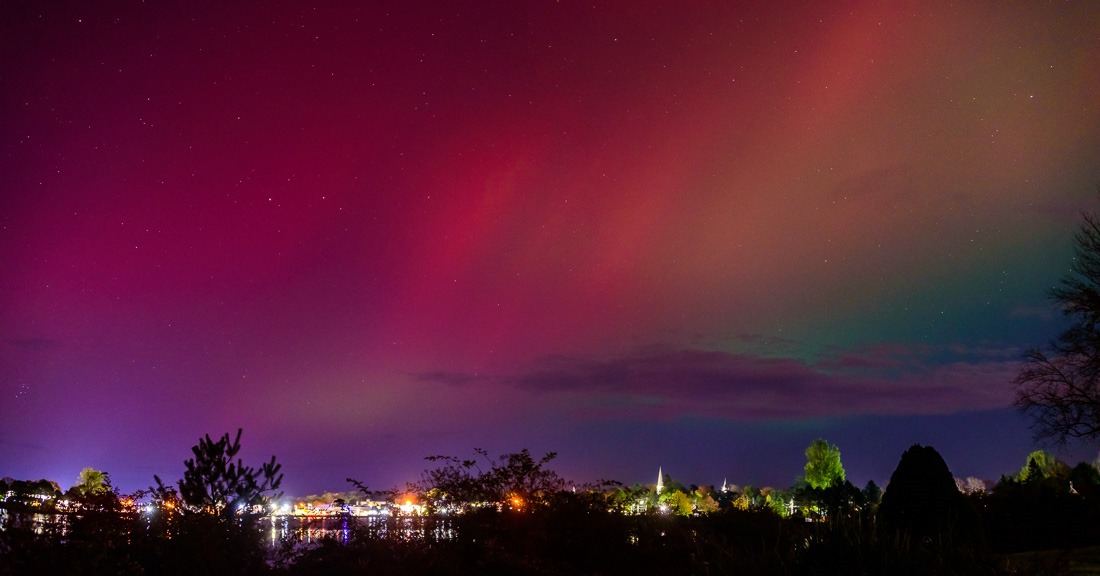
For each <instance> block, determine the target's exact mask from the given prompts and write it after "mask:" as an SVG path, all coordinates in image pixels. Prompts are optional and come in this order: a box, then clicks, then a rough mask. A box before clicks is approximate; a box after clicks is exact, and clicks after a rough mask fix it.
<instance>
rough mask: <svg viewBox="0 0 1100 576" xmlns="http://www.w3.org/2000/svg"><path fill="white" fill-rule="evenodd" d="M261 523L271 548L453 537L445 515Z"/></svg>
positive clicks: (289, 519) (269, 520)
mask: <svg viewBox="0 0 1100 576" xmlns="http://www.w3.org/2000/svg"><path fill="white" fill-rule="evenodd" d="M262 522H264V523H265V528H266V530H267V533H268V542H269V543H270V545H271V546H272V547H279V546H283V545H284V543H287V542H290V543H293V544H304V545H309V544H313V543H315V542H319V541H321V540H324V539H333V540H336V541H337V542H340V543H343V544H347V543H348V541H349V540H351V539H352V538H378V539H398V540H404V541H427V542H451V541H454V540H455V538H456V537H457V535H456V531H455V528H454V524H453V522H452V521H451V520H450V519H449V518H434V517H427V516H385V515H377V516H313V517H309V516H276V517H270V516H269V517H265V518H263V520H262Z"/></svg>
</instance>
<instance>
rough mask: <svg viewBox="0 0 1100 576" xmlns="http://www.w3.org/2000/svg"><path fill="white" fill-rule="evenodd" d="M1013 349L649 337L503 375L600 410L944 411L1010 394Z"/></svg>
mask: <svg viewBox="0 0 1100 576" xmlns="http://www.w3.org/2000/svg"><path fill="white" fill-rule="evenodd" d="M1015 370H1016V356H1014V355H1011V354H1009V352H1007V351H1006V352H1005V353H1004V354H1002V355H994V354H992V353H991V352H990V351H989V350H987V349H985V350H974V351H970V350H968V349H963V348H959V347H930V346H918V347H911V346H901V345H890V346H875V347H869V348H864V349H856V350H847V351H844V352H843V353H842V354H837V355H834V356H830V357H828V358H823V359H819V360H816V361H806V360H801V359H797V358H771V357H761V356H754V355H749V354H735V353H729V352H723V351H715V350H692V349H672V348H661V347H651V348H644V349H640V350H637V351H635V352H633V353H631V354H627V355H624V356H620V357H614V358H607V359H591V358H576V357H564V356H556V357H551V358H546V359H543V360H542V361H540V362H539V363H538V365H536V366H534V367H533V368H532V369H531V370H529V371H527V372H524V373H520V374H516V375H514V376H512V377H504V378H502V380H503V381H505V382H509V383H510V384H512V385H514V386H517V387H519V388H521V389H525V390H529V391H532V392H537V393H539V394H545V395H556V396H561V397H568V398H569V399H571V400H572V402H569V403H568V404H569V405H573V406H579V407H580V408H578V410H580V411H581V412H586V413H591V414H593V415H597V416H600V417H646V418H674V417H679V416H685V415H696V416H707V417H717V418H736V419H752V420H758V419H800V418H812V417H827V416H849V415H858V414H880V415H902V414H948V413H954V412H959V411H962V410H975V409H988V408H1003V407H1005V406H1007V405H1009V404H1010V403H1011V401H1012V386H1011V381H1012V378H1013V377H1014V376H1015Z"/></svg>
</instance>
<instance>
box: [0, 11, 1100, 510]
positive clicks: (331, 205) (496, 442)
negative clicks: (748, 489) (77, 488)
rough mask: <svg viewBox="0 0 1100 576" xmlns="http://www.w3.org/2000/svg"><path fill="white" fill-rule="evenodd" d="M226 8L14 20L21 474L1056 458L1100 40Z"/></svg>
mask: <svg viewBox="0 0 1100 576" xmlns="http://www.w3.org/2000/svg"><path fill="white" fill-rule="evenodd" d="M221 4H222V3H219V2H178V3H172V2H148V3H138V2H96V3H81V2H31V1H26V2H19V1H17V2H6V3H4V4H3V7H0V177H2V179H0V182H2V183H0V187H2V190H0V194H2V202H0V476H12V477H15V478H20V479H37V478H42V477H45V478H49V479H53V480H57V481H58V482H60V483H61V484H62V486H63V488H67V487H68V486H70V485H72V484H73V483H75V481H76V476H77V474H78V472H79V471H80V469H81V468H84V467H87V466H91V467H94V468H98V469H102V470H106V471H107V472H108V473H110V475H111V478H112V479H113V480H114V484H115V485H116V486H118V487H120V488H122V489H124V490H135V489H138V488H143V487H146V486H148V485H149V484H151V483H152V482H153V479H152V477H153V474H158V475H160V476H161V477H162V478H165V479H175V478H179V477H180V476H181V475H182V472H183V460H184V459H185V458H187V457H188V456H190V451H189V448H190V447H191V446H192V445H193V444H195V443H196V441H197V440H198V438H199V437H200V436H202V435H203V434H206V433H210V434H212V435H215V436H217V435H220V434H222V433H225V432H230V431H233V432H235V431H236V429H237V428H238V427H241V428H244V436H243V444H244V446H245V449H244V456H245V459H246V461H251V462H252V463H255V464H258V463H259V462H260V461H261V460H264V459H267V458H268V457H270V456H271V455H272V454H275V455H276V456H277V457H278V459H279V460H280V461H281V462H283V464H284V471H285V472H286V480H285V482H284V489H285V490H286V491H287V492H289V493H291V494H299V495H301V494H306V493H312V492H320V491H323V490H345V489H348V488H350V487H349V486H348V485H347V484H346V483H345V482H344V479H345V478H347V477H348V476H352V477H355V478H357V479H359V480H361V481H363V482H364V483H366V484H368V485H370V486H371V487H374V488H389V487H393V486H401V485H403V484H404V482H405V481H407V480H416V479H418V477H419V475H420V472H421V471H422V470H423V469H424V468H425V467H426V466H427V465H428V463H427V462H425V461H424V460H423V457H424V456H427V455H431V454H454V455H462V456H465V455H469V454H470V453H471V452H472V449H473V448H475V447H482V448H485V449H488V450H489V451H490V452H493V453H501V452H509V451H512V452H514V451H518V450H520V449H522V448H529V449H531V450H532V451H533V452H538V453H543V452H547V451H557V452H558V453H559V457H558V460H557V461H555V468H556V469H557V470H558V471H559V472H560V473H562V474H563V475H564V476H566V477H568V478H571V479H575V480H577V481H591V480H597V479H601V478H611V479H617V480H621V481H624V482H627V483H631V482H635V481H640V482H654V481H655V479H656V473H657V467H658V466H662V467H663V468H664V471H665V472H667V473H669V474H671V475H672V476H673V477H674V478H676V479H678V480H681V481H683V482H685V483H696V484H720V483H721V482H722V480H723V479H726V478H728V479H729V481H730V482H731V483H737V484H754V485H757V486H761V485H773V486H777V487H786V486H789V485H791V484H792V483H793V482H794V481H795V479H796V477H797V476H798V475H799V474H800V473H801V471H802V466H803V465H804V463H805V457H804V455H803V451H804V450H805V447H806V446H807V445H808V444H809V443H810V441H812V440H813V439H814V438H817V437H824V438H826V439H828V440H829V441H831V442H833V443H835V444H837V445H838V446H839V447H840V449H841V453H842V458H843V462H844V464H845V467H846V468H847V471H848V477H849V479H851V480H852V481H853V482H855V483H857V484H859V485H861V486H862V485H863V484H864V483H866V481H867V480H871V479H874V480H875V481H876V482H878V483H880V484H883V483H885V481H886V480H887V479H888V478H889V475H890V473H891V471H892V470H893V469H894V467H895V465H896V464H897V461H898V458H899V457H900V455H901V452H902V451H904V450H905V448H907V447H908V446H909V445H911V444H913V443H918V442H919V443H923V444H932V445H933V446H935V447H936V448H937V449H938V450H939V451H940V452H941V453H942V454H943V455H944V458H945V459H946V460H947V462H948V464H949V466H950V467H951V468H952V471H953V472H954V473H955V475H957V476H971V475H972V476H979V477H983V478H990V479H996V478H997V477H999V476H1000V474H1002V473H1008V472H1014V471H1016V470H1018V469H1019V468H1020V467H1021V466H1022V465H1023V463H1024V460H1025V458H1026V456H1027V453H1028V452H1030V451H1031V450H1033V449H1036V448H1037V447H1041V445H1037V444H1035V443H1034V442H1033V440H1032V437H1031V431H1030V430H1029V428H1028V420H1027V419H1026V418H1024V417H1022V416H1020V415H1019V414H1017V413H1016V412H1015V411H1014V410H1013V409H1012V408H1011V407H1010V404H1011V402H1012V399H1013V386H1012V383H1011V381H1012V378H1013V377H1014V375H1015V372H1016V366H1017V362H1018V360H1019V358H1020V355H1021V354H1022V352H1023V351H1024V349H1026V348H1027V347H1030V346H1034V345H1040V344H1043V343H1044V342H1046V341H1047V340H1049V339H1050V338H1051V337H1053V336H1055V335H1056V334H1057V332H1058V330H1059V329H1060V328H1061V327H1062V326H1063V325H1064V324H1063V322H1064V320H1063V319H1062V318H1061V315H1060V313H1059V312H1058V311H1057V310H1056V309H1054V308H1053V307H1052V305H1051V304H1050V302H1049V301H1048V300H1047V298H1046V294H1047V291H1048V290H1049V289H1050V288H1051V286H1053V285H1055V284H1056V283H1057V281H1058V279H1059V278H1060V277H1061V276H1062V275H1063V274H1065V273H1066V272H1067V271H1068V270H1069V267H1070V265H1071V263H1072V243H1071V236H1072V233H1073V231H1074V229H1075V228H1076V226H1077V224H1078V222H1079V221H1080V214H1081V212H1082V211H1092V210H1096V209H1097V207H1098V206H1100V204H1098V202H1097V184H1100V162H1098V160H1100V74H1098V73H1097V72H1098V70H1100V69H1098V65H1097V62H1098V61H1100V6H1098V5H1097V4H1096V3H1094V2H1058V3H1046V2H1043V3H1040V2H1018V3H1009V2H961V3H956V4H955V5H951V4H949V3H946V2H913V3H908V2H906V3H902V2H850V3H839V2H806V3H796V2H790V3H785V2H773V1H768V2H756V3H752V2H707V3H703V2H690V3H683V2H646V1H624V2H597V3H595V4H594V5H593V4H592V3H580V2H561V3H552V2H535V1H530V2H513V1H502V2H457V1H452V0H447V1H441V2H394V3H383V2H347V3H345V5H340V4H339V3H325V5H324V6H318V7H315V6H312V5H311V4H312V3H297V4H296V3H291V2H262V3H261V2H251V3H250V2H244V3H238V4H237V5H231V6H222V5H221ZM1060 455H1061V456H1062V457H1063V458H1065V459H1067V460H1069V461H1071V463H1075V462H1077V461H1078V460H1082V459H1086V460H1092V459H1093V458H1095V457H1096V451H1095V447H1089V446H1076V447H1071V448H1070V449H1068V450H1067V451H1063V452H1061V453H1060Z"/></svg>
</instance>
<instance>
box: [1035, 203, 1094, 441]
mask: <svg viewBox="0 0 1100 576" xmlns="http://www.w3.org/2000/svg"><path fill="white" fill-rule="evenodd" d="M1074 253H1075V256H1076V257H1075V259H1074V263H1073V266H1072V267H1071V268H1070V273H1069V274H1067V275H1066V276H1065V277H1063V278H1062V280H1061V285H1060V286H1058V287H1056V288H1054V289H1053V290H1051V292H1050V297H1051V299H1052V300H1053V301H1054V302H1055V304H1057V305H1058V307H1059V308H1061V309H1062V312H1063V313H1064V314H1065V315H1066V317H1067V318H1070V319H1071V321H1072V324H1071V325H1070V327H1069V328H1068V329H1066V330H1065V331H1064V332H1062V334H1061V335H1060V336H1059V337H1058V339H1057V340H1056V341H1053V342H1051V343H1050V344H1049V345H1048V346H1047V348H1046V349H1045V350H1044V349H1040V348H1035V349H1032V350H1030V351H1028V352H1027V354H1026V356H1025V358H1024V364H1023V366H1022V367H1021V368H1020V371H1019V373H1018V374H1017V376H1016V380H1015V384H1016V402H1015V403H1016V406H1017V408H1019V409H1020V410H1021V411H1023V412H1025V413H1027V414H1029V415H1030V416H1031V417H1032V419H1033V420H1034V422H1033V428H1034V430H1035V435H1036V437H1037V438H1050V439H1053V440H1055V441H1057V442H1059V443H1063V444H1064V443H1065V442H1066V441H1067V440H1068V439H1070V438H1086V439H1095V438H1097V437H1098V436H1100V387H1098V386H1097V378H1098V376H1100V221H1097V219H1096V217H1095V216H1092V215H1088V214H1086V215H1085V216H1084V222H1083V223H1082V224H1081V226H1080V228H1079V230H1078V232H1077V234H1076V235H1075V236H1074Z"/></svg>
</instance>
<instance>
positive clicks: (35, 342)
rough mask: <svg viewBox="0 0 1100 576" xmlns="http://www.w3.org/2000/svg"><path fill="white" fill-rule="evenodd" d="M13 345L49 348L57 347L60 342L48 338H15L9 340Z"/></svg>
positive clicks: (38, 348) (31, 348) (30, 348)
mask: <svg viewBox="0 0 1100 576" xmlns="http://www.w3.org/2000/svg"><path fill="white" fill-rule="evenodd" d="M8 343H9V344H11V345H12V346H17V347H19V348H26V349H27V350H48V349H50V348H56V347H57V345H58V342H57V341H56V340H50V339H48V338H15V339H12V340H9V341H8Z"/></svg>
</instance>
